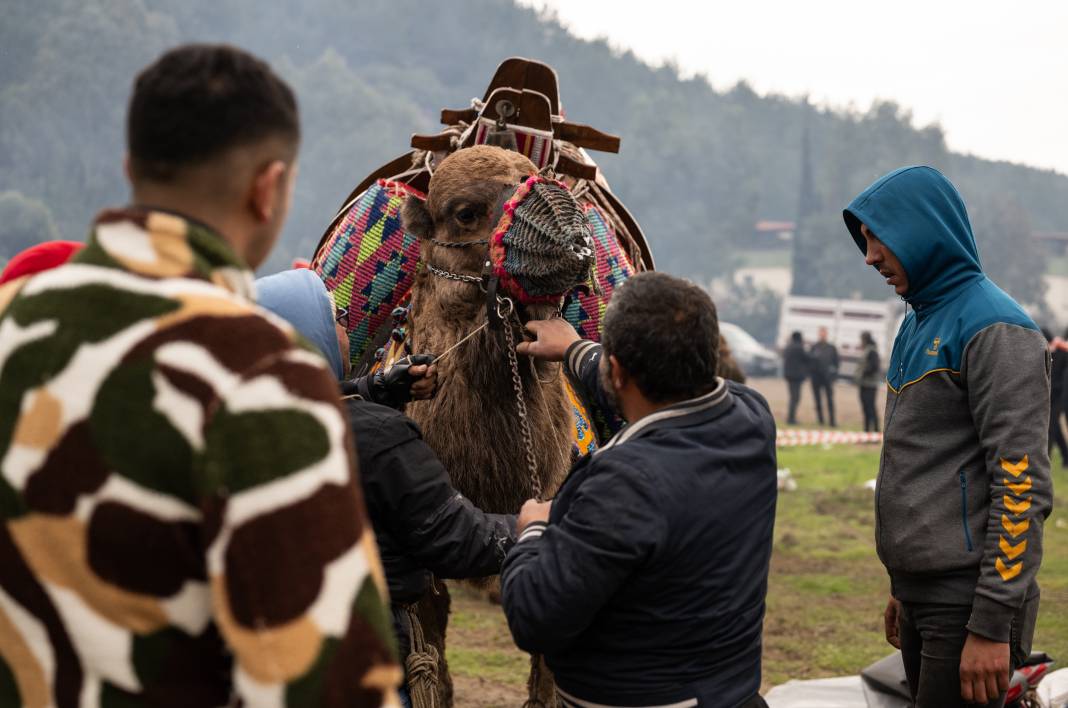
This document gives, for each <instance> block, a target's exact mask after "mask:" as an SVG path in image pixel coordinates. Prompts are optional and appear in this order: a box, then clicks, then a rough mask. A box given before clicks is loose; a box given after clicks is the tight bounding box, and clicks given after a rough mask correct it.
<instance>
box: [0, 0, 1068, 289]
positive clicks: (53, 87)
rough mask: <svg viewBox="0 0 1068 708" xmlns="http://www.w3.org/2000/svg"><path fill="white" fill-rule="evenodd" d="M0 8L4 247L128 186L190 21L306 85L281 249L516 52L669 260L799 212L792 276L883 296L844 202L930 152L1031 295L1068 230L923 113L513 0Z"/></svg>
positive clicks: (1010, 173)
mask: <svg viewBox="0 0 1068 708" xmlns="http://www.w3.org/2000/svg"><path fill="white" fill-rule="evenodd" d="M0 12H2V13H3V17H4V21H3V22H2V23H0V244H2V245H0V260H2V259H3V258H6V257H7V256H8V255H10V253H12V252H14V251H15V250H17V248H19V247H21V246H23V245H25V244H26V243H27V242H32V241H33V240H35V239H38V238H47V237H54V236H56V235H57V234H58V235H61V236H63V237H66V238H76V239H80V238H81V237H82V235H83V233H84V232H85V229H86V226H87V224H88V222H89V220H90V219H91V218H92V216H93V214H94V212H95V211H96V210H97V209H98V208H100V207H102V206H105V205H109V204H115V203H120V202H122V201H123V200H124V199H125V195H126V193H125V187H124V183H123V179H122V173H121V158H122V145H123V115H124V111H125V101H126V99H127V96H128V93H129V89H130V84H131V80H132V78H133V75H134V73H135V72H136V71H137V70H138V69H139V68H140V67H142V66H143V65H144V64H146V63H147V62H149V61H151V60H152V59H153V58H154V57H155V56H156V55H157V54H158V53H159V52H160V51H161V50H163V49H165V48H167V47H169V46H172V45H174V44H176V43H178V42H184V41H192V40H198V41H227V42H231V43H234V44H238V45H241V46H244V47H247V48H249V49H251V50H253V51H254V52H257V53H259V54H260V55H262V56H264V57H265V58H267V59H269V60H270V61H271V62H272V63H273V64H274V65H275V66H276V67H278V69H279V70H280V71H281V72H282V73H283V74H284V75H285V76H286V77H287V78H288V79H289V80H290V81H291V82H292V83H293V85H294V87H295V88H296V90H297V93H298V95H299V99H300V103H301V110H302V116H303V122H304V135H305V137H304V143H303V146H302V151H301V172H300V178H299V182H298V188H297V193H296V198H295V204H294V211H293V214H292V216H291V218H290V220H289V223H288V225H287V228H286V231H285V235H284V239H283V242H282V244H281V246H280V248H279V249H278V250H277V251H276V254H275V256H274V257H273V258H272V260H271V262H270V263H269V265H268V269H269V270H273V269H277V268H280V267H283V266H284V264H286V263H288V261H289V260H290V259H291V258H292V257H294V256H309V255H310V250H311V249H312V247H313V246H314V244H315V243H316V242H317V240H318V238H319V236H320V234H321V233H322V229H323V227H324V225H325V224H326V223H327V222H328V221H329V220H330V218H331V217H332V216H333V214H334V212H335V210H336V208H337V207H338V205H339V203H340V201H341V200H342V199H343V198H344V196H345V195H346V194H347V193H348V192H349V190H350V189H351V188H352V186H353V185H354V184H355V182H357V181H358V180H359V179H361V178H362V177H363V176H364V175H365V174H367V173H368V172H369V171H370V170H371V169H373V168H375V167H377V166H378V165H379V164H380V163H382V162H384V161H386V160H388V159H391V158H393V157H395V156H396V155H398V154H400V153H402V152H404V151H405V150H406V148H407V144H408V136H409V135H410V134H411V133H412V132H420V131H422V132H430V131H435V130H436V119H437V115H438V111H439V110H440V109H441V108H442V107H446V106H448V107H457V108H459V107H463V106H465V105H466V104H467V102H468V101H469V99H470V98H471V97H472V96H476V95H481V94H482V91H483V89H484V88H485V84H486V83H487V82H488V80H489V78H490V76H491V75H492V74H493V70H494V69H495V67H496V66H497V64H498V63H499V62H500V61H501V60H502V59H503V58H505V57H507V56H510V55H523V56H528V57H532V58H537V59H541V60H544V61H547V62H549V63H551V64H552V65H554V66H555V67H556V69H557V70H558V72H559V74H560V79H561V88H562V93H563V101H564V105H565V108H566V111H567V113H568V116H569V118H571V119H572V120H575V121H578V122H583V123H590V124H593V125H595V126H597V127H599V128H601V129H603V130H606V131H609V132H613V133H617V134H619V135H621V136H622V137H623V147H622V152H621V154H620V155H618V156H610V155H595V156H594V157H595V158H596V159H597V160H598V161H599V162H600V164H601V166H602V168H603V169H604V171H605V173H606V175H607V176H608V179H609V180H610V182H611V183H612V185H613V187H614V189H615V191H616V192H617V193H618V194H619V195H621V197H622V198H623V200H624V202H625V203H626V204H627V205H628V206H629V207H630V209H631V210H632V211H633V212H634V214H635V216H636V217H637V218H638V220H639V221H640V222H641V223H642V225H643V227H644V229H645V231H646V234H647V236H648V237H649V239H650V241H651V243H652V246H653V250H654V253H655V255H656V258H657V263H658V266H659V267H660V268H662V269H666V270H670V271H673V272H677V273H681V274H686V275H690V276H694V277H699V278H701V279H707V278H710V277H712V276H716V275H719V274H723V273H725V272H729V271H730V270H731V269H732V268H733V267H734V266H735V265H736V263H737V259H736V257H735V256H736V254H737V252H738V251H739V250H740V249H741V248H743V247H745V246H746V244H747V243H749V240H750V238H751V235H752V225H753V223H754V222H755V221H756V220H758V219H785V220H795V219H797V218H798V217H799V216H803V217H804V218H803V219H802V221H801V231H800V234H799V236H800V241H799V244H800V248H799V250H798V252H797V253H795V257H794V264H795V268H796V270H797V272H796V273H795V289H796V290H797V291H799V292H811V293H827V294H836V295H849V294H852V293H855V292H861V293H869V294H873V295H879V296H884V295H885V292H883V291H884V288H882V287H881V284H880V282H879V279H878V278H872V277H870V273H867V272H865V271H864V269H863V268H862V267H860V266H859V262H858V261H857V254H856V251H855V248H854V247H853V246H852V245H851V243H850V241H849V239H848V237H847V236H846V234H845V231H844V229H843V228H842V226H841V220H840V210H841V208H842V206H843V205H844V204H845V203H846V202H848V200H849V198H850V197H851V196H852V195H853V194H854V193H856V192H857V191H858V190H860V189H861V188H863V187H864V186H866V185H867V184H868V183H869V182H870V181H871V180H873V179H874V178H875V177H877V176H878V175H879V174H881V173H882V172H884V171H886V170H888V169H891V168H893V167H897V166H900V165H903V164H909V163H918V162H923V163H928V164H932V165H935V166H937V167H939V168H940V169H942V170H943V171H945V172H946V173H947V174H948V175H949V176H950V177H951V178H952V179H953V180H954V181H956V182H957V183H958V185H959V186H960V187H961V190H962V192H963V193H964V196H965V199H966V200H967V201H968V203H969V206H970V208H971V209H972V212H973V217H974V221H975V225H976V230H977V234H978V237H979V239H980V247H981V250H982V252H983V254H984V261H985V262H986V264H987V265H988V267H989V268H990V270H991V271H992V272H993V274H994V276H995V277H996V278H998V279H999V280H1000V281H1001V282H1003V284H1004V285H1006V286H1007V287H1008V289H1010V290H1011V291H1012V292H1013V294H1015V295H1016V296H1017V297H1019V298H1020V299H1022V300H1025V301H1034V300H1036V299H1037V297H1038V295H1039V293H1040V290H1039V288H1040V287H1041V286H1040V280H1039V279H1038V278H1037V277H1035V270H1036V269H1037V268H1041V256H1040V255H1039V254H1038V253H1037V252H1036V250H1035V247H1034V246H1033V244H1032V242H1031V240H1030V239H1029V238H1027V234H1028V233H1029V232H1030V231H1031V230H1032V229H1041V230H1068V177H1065V176H1063V175H1059V174H1055V173H1052V172H1048V171H1039V170H1033V169H1029V168H1026V167H1022V166H1016V165H1010V164H1006V163H994V162H989V161H985V160H980V159H976V158H973V157H968V156H962V155H957V154H952V153H950V152H948V151H947V149H946V146H945V141H944V140H943V136H942V133H941V132H940V130H939V128H937V127H922V128H917V127H915V126H913V125H912V122H911V119H910V115H909V113H908V111H907V110H905V109H903V108H900V107H898V106H895V105H893V104H889V103H885V104H880V105H876V106H875V107H873V108H872V109H871V110H870V111H869V112H866V113H854V112H848V111H843V110H826V109H816V108H811V107H809V106H808V105H807V104H805V103H804V102H803V101H801V100H799V99H788V98H784V97H775V96H772V97H761V96H758V95H756V94H755V93H754V92H752V91H751V90H750V89H749V88H748V87H747V86H746V85H744V84H741V85H738V86H736V87H735V88H734V89H732V90H730V91H727V92H717V91H715V90H713V89H712V88H710V86H709V85H708V83H707V82H706V81H704V80H703V79H702V78H695V79H690V80H680V79H679V77H678V74H677V72H676V71H674V70H673V69H672V68H670V67H668V68H653V67H650V66H648V65H646V64H643V63H642V62H640V61H638V60H637V59H636V58H635V57H634V56H633V55H631V54H627V53H623V54H620V53H618V52H615V51H613V50H611V49H610V48H609V47H608V46H607V45H606V44H605V43H603V42H587V41H582V40H578V39H576V38H574V37H572V36H571V35H569V34H568V33H567V32H566V31H565V30H564V29H563V28H562V27H561V26H560V25H559V24H558V23H557V22H555V21H554V20H553V19H552V18H545V17H539V15H538V14H537V13H535V12H534V11H532V10H529V9H525V8H520V7H516V6H514V5H512V4H510V3H509V2H507V1H506V0H454V2H449V3H432V2H425V1H418V0H360V1H359V2H352V1H351V0H303V1H302V2H295V1H292V0H215V1H214V2H212V3H198V2H179V1H178V0H34V2H24V1H23V0H0ZM857 60H858V61H863V58H862V57H859V56H858V59H857ZM783 61H789V57H783ZM806 135H807V137H806ZM806 141H807V142H808V148H809V150H810V153H809V157H810V160H809V164H810V179H809V180H808V182H807V184H806V186H805V188H804V190H803V189H802V169H801V165H802V145H803V144H804V143H805V142H806ZM803 191H804V192H805V194H807V195H808V196H807V197H806V198H805V199H804V200H802V199H801V194H802V192H803ZM1010 256H1011V257H1010ZM843 266H844V267H843Z"/></svg>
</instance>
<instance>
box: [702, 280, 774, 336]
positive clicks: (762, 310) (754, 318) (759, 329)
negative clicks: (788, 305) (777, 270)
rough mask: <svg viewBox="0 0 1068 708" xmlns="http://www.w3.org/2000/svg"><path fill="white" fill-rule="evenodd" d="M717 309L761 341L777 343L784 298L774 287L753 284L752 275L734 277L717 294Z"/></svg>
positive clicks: (728, 320)
mask: <svg viewBox="0 0 1068 708" xmlns="http://www.w3.org/2000/svg"><path fill="white" fill-rule="evenodd" d="M716 310H717V314H718V316H719V319H720V320H721V321H723V322H732V323H734V324H736V325H738V326H739V327H741V328H742V329H744V330H746V331H747V332H749V334H751V335H753V337H754V338H755V339H757V340H758V341H760V342H763V343H764V344H767V345H768V346H771V347H774V346H775V338H776V337H777V336H778V332H779V314H780V312H781V310H782V298H781V297H780V296H779V295H778V294H777V293H776V292H775V291H774V290H771V289H770V288H767V287H765V286H763V285H756V284H754V283H753V281H752V279H751V278H746V279H745V280H742V281H733V280H732V281H731V283H730V285H729V286H728V287H727V291H726V292H725V293H723V294H721V295H720V296H719V297H717V298H716Z"/></svg>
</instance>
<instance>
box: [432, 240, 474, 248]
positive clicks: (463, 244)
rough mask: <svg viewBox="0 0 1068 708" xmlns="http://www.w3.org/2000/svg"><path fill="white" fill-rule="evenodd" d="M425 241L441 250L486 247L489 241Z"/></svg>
mask: <svg viewBox="0 0 1068 708" xmlns="http://www.w3.org/2000/svg"><path fill="white" fill-rule="evenodd" d="M427 241H430V243H432V244H434V245H435V246H441V247H442V248H467V247H468V246H486V245H488V244H489V239H485V238H481V239H479V240H477V241H442V240H441V239H440V238H429V239H427Z"/></svg>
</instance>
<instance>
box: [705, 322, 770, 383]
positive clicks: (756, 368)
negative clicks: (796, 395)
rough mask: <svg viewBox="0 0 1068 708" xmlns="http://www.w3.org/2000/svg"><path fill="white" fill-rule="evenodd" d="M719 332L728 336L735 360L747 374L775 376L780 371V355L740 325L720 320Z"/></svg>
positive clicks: (722, 335)
mask: <svg viewBox="0 0 1068 708" xmlns="http://www.w3.org/2000/svg"><path fill="white" fill-rule="evenodd" d="M719 334H720V336H721V337H726V339H727V345H728V346H730V348H731V353H732V354H733V355H734V360H735V361H737V362H738V366H740V367H742V371H744V372H745V375H746V376H775V375H776V374H778V373H779V365H780V363H781V362H780V361H779V355H778V354H776V353H775V352H773V351H772V350H770V349H768V348H767V347H765V346H764V345H763V344H761V343H760V342H758V341H757V340H756V339H754V338H753V335H751V334H749V333H748V332H746V331H745V330H744V329H742V328H741V327H739V326H738V325H736V324H731V323H730V322H720V323H719Z"/></svg>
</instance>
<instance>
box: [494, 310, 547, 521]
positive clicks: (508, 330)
mask: <svg viewBox="0 0 1068 708" xmlns="http://www.w3.org/2000/svg"><path fill="white" fill-rule="evenodd" d="M505 303H507V305H508V309H509V311H508V312H507V313H505V314H504V316H503V317H501V319H502V320H504V340H505V350H506V351H507V354H508V366H509V367H511V369H512V387H513V388H515V405H516V412H517V413H518V416H519V434H520V435H521V436H522V438H523V447H524V448H525V451H526V457H527V470H528V471H529V472H530V491H531V493H532V494H533V496H534V498H535V499H537V500H538V501H541V500H542V488H541V478H540V477H538V463H537V461H536V460H535V459H534V436H533V435H532V434H531V432H530V418H529V417H528V416H527V401H526V397H525V396H524V395H523V380H522V379H521V378H520V377H519V356H518V355H517V354H516V351H515V334H514V333H513V332H512V323H511V321H510V320H512V319H513V318H514V319H515V320H516V322H518V321H519V318H518V317H516V316H515V305H514V304H513V303H512V301H511V300H510V299H509V298H501V304H502V305H503V304H505ZM498 314H501V313H499V312H498Z"/></svg>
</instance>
